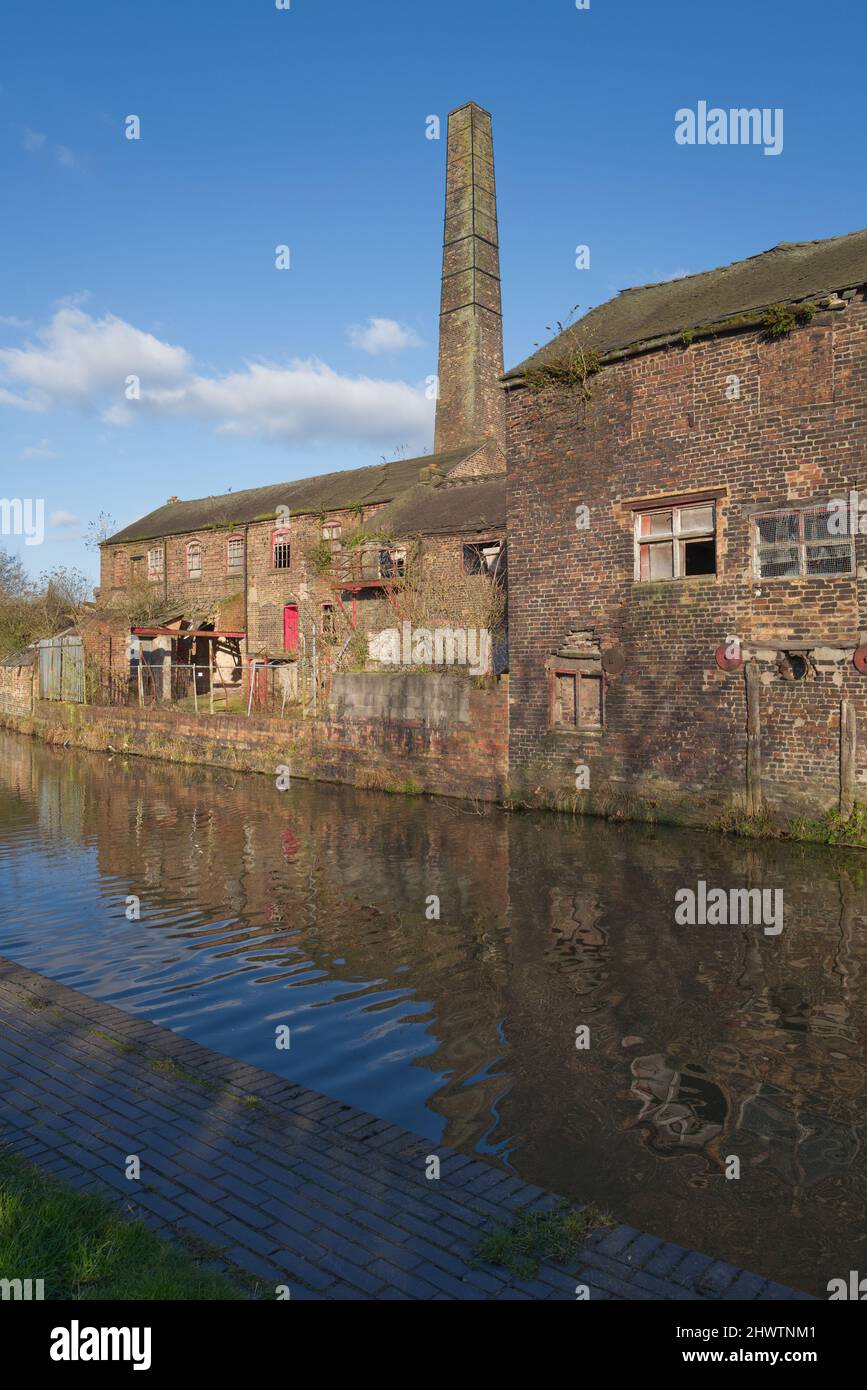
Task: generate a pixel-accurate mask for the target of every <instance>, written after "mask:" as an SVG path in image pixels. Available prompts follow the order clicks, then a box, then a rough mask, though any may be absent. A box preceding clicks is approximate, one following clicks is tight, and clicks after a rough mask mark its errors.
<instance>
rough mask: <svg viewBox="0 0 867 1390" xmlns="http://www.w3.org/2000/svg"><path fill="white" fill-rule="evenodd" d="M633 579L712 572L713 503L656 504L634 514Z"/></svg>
mask: <svg viewBox="0 0 867 1390" xmlns="http://www.w3.org/2000/svg"><path fill="white" fill-rule="evenodd" d="M635 551H636V565H635V577H636V579H689V578H691V577H692V576H693V575H698V574H716V505H715V503H713V502H701V503H697V504H692V505H690V506H683V507H659V508H653V510H648V511H644V512H638V513H637V514H636V517H635Z"/></svg>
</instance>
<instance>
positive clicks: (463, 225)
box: [434, 101, 506, 454]
mask: <svg viewBox="0 0 867 1390" xmlns="http://www.w3.org/2000/svg"><path fill="white" fill-rule="evenodd" d="M502 374H503V312H502V306H501V303H500V252H499V239H498V236H497V195H496V189H495V186H494V146H493V139H492V135H491V117H490V114H489V112H487V111H484V110H483V109H482V107H481V106H476V104H475V102H472V101H471V102H468V103H467V104H466V106H459V107H458V108H457V110H456V111H452V112H451V113H450V114H449V129H448V153H447V158H446V215H445V235H444V237H443V285H442V301H441V305H440V352H439V398H438V400H437V411H436V428H435V431H434V452H436V453H438V452H439V451H440V450H447V449H458V448H461V447H463V446H464V445H465V444H474V443H476V441H481V440H483V439H484V438H485V436H488V437H490V438H491V439H492V441H493V443H494V445H495V446H498V448H499V449H500V451H501V452H502V453H503V454H505V444H506V412H505V399H504V396H503V391H502V388H501V387H500V384H499V379H500V377H501V376H502Z"/></svg>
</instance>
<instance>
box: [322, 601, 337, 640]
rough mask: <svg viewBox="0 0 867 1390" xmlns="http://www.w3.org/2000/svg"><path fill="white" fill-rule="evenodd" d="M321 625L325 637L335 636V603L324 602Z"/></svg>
mask: <svg viewBox="0 0 867 1390" xmlns="http://www.w3.org/2000/svg"><path fill="white" fill-rule="evenodd" d="M320 627H321V632H322V636H323V637H333V636H334V633H335V626H334V604H333V603H323V605H322V622H321V625H320Z"/></svg>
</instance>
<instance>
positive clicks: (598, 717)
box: [578, 675, 602, 729]
mask: <svg viewBox="0 0 867 1390" xmlns="http://www.w3.org/2000/svg"><path fill="white" fill-rule="evenodd" d="M578 727H579V729H601V728H602V677H601V676H588V675H582V676H580V677H579V679H578Z"/></svg>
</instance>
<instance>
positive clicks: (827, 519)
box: [506, 231, 867, 824]
mask: <svg viewBox="0 0 867 1390" xmlns="http://www.w3.org/2000/svg"><path fill="white" fill-rule="evenodd" d="M865 284H867V232H863V231H862V232H857V233H854V234H852V235H850V236H843V237H836V238H834V239H832V240H828V241H821V242H808V243H797V244H783V245H781V246H777V247H775V248H774V249H773V250H771V251H768V252H767V253H765V254H764V255H759V256H755V257H752V258H751V259H749V260H745V261H739V262H737V263H735V264H733V265H730V266H726V267H723V268H722V269H719V270H713V271H708V272H706V273H704V274H700V275H692V276H689V277H686V278H683V279H679V280H675V281H671V282H667V283H664V284H658V285H647V286H644V287H642V288H637V289H630V290H626V291H624V292H623V293H622V294H620V295H619V296H618V297H617V298H615V299H613V300H611V301H610V302H609V303H607V304H604V305H602V306H600V307H598V308H595V309H593V310H591V311H590V312H589V313H588V314H587V315H586V316H585V317H584V318H582V319H581V320H579V321H578V322H577V323H576V324H574V325H573V326H571V327H570V328H568V329H567V330H566V331H565V332H564V333H562V334H561V335H560V336H559V337H557V338H556V339H555V340H554V341H553V342H552V343H550V344H549V345H547V346H546V347H545V348H543V349H542V350H541V351H540V352H538V353H536V354H535V355H534V356H533V357H531V358H529V359H528V360H527V361H526V362H524V363H523V364H522V365H521V366H519V367H517V368H515V369H514V370H513V371H510V372H509V373H508V375H507V377H506V389H507V418H508V441H509V442H508V455H509V477H508V508H507V531H508V537H509V556H510V603H509V616H510V624H509V637H510V687H511V689H510V706H511V709H510V768H509V780H510V786H511V788H512V791H513V794H514V795H516V796H519V797H524V798H527V799H529V800H537V801H538V800H545V801H549V802H550V801H553V802H557V803H559V804H571V803H572V802H573V801H574V802H575V803H576V804H577V805H578V806H579V807H581V806H583V807H584V808H585V809H594V810H601V811H606V812H609V813H610V812H612V811H613V812H614V813H620V814H627V815H640V816H654V815H656V816H660V817H662V818H666V817H671V818H675V819H681V818H682V819H683V820H685V821H697V822H702V823H704V824H712V823H715V822H716V821H717V820H718V819H720V818H723V819H725V818H726V817H728V816H730V815H731V814H732V812H734V813H735V814H738V813H740V814H742V813H743V810H744V809H747V810H748V811H750V812H751V813H752V814H754V815H756V814H760V813H762V812H768V813H770V814H772V815H773V816H774V817H775V818H776V817H781V818H790V817H792V816H794V815H798V814H802V813H807V814H809V815H816V814H818V813H819V812H820V811H824V810H827V809H830V808H833V807H835V806H837V805H838V803H839V804H842V806H843V810H844V813H846V812H848V809H849V808H850V807H851V805H852V801H853V798H854V799H858V798H860V799H861V800H862V801H864V800H867V789H865V783H867V768H865V763H864V758H863V753H859V751H858V744H857V736H858V729H859V728H860V731H861V746H862V748H863V746H864V740H865V737H867V675H865V674H862V669H859V668H863V669H865V670H867V646H865V644H867V613H865V607H864V605H865V598H867V534H863V533H867V303H865V294H864V287H865ZM859 497H860V498H863V504H862V505H863V511H862V512H861V513H860V515H859V511H858V508H859V500H858V499H859ZM844 503H845V504H846V508H845V510H844V508H843V504H844ZM831 504H833V505H831Z"/></svg>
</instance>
